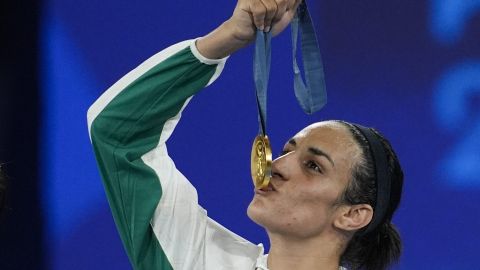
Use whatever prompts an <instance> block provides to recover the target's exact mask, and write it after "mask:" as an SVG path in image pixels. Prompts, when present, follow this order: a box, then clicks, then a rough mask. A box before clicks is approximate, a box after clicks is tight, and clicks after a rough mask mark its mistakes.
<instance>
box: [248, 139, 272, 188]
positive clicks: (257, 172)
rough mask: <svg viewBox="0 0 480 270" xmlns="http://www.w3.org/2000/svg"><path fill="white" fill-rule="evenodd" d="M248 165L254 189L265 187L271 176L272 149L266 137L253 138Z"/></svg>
mask: <svg viewBox="0 0 480 270" xmlns="http://www.w3.org/2000/svg"><path fill="white" fill-rule="evenodd" d="M250 165H251V171H252V179H253V184H254V185H255V188H256V189H261V188H264V187H267V186H268V183H270V178H271V174H272V148H271V147H270V141H269V140H268V137H267V136H266V135H265V136H263V135H258V136H257V137H256V138H255V141H254V142H253V146H252V156H251V159H250Z"/></svg>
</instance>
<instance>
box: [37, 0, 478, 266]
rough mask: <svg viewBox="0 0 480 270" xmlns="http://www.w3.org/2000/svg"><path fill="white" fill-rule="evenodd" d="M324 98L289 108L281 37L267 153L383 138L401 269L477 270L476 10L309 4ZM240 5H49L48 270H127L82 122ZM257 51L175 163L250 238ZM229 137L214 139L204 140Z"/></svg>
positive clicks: (235, 61)
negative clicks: (362, 132)
mask: <svg viewBox="0 0 480 270" xmlns="http://www.w3.org/2000/svg"><path fill="white" fill-rule="evenodd" d="M310 4H311V12H312V13H313V14H314V17H315V20H316V24H317V29H318V35H319V37H320V45H321V48H322V53H323V57H324V64H325V70H326V78H327V89H328V94H329V103H328V104H327V106H326V107H325V109H324V110H322V111H321V112H319V113H317V114H315V115H314V116H310V117H308V116H305V115H304V114H303V113H302V111H301V109H300V108H299V106H298V105H297V104H296V103H295V99H294V95H293V90H292V84H293V82H292V78H291V76H290V74H291V56H290V50H291V49H290V48H291V45H290V34H289V32H286V33H284V34H282V35H281V36H279V37H277V38H276V39H274V41H273V59H272V73H271V84H270V92H269V95H270V97H269V130H270V134H271V136H272V140H273V147H274V152H276V153H278V152H279V151H280V150H281V147H282V145H283V142H284V141H285V140H287V139H288V138H289V137H290V136H292V135H293V134H295V133H296V132H297V131H298V130H300V129H302V128H303V127H304V126H306V125H307V124H309V123H312V122H315V121H319V120H323V119H345V120H349V121H354V122H359V123H363V124H365V125H369V126H374V127H377V128H378V129H379V130H381V131H382V132H383V133H384V134H385V135H386V136H387V137H388V138H390V140H391V142H392V144H393V145H394V147H395V149H396V150H397V153H398V155H399V157H400V159H401V161H402V164H403V168H404V171H405V176H406V178H405V186H404V195H403V201H402V204H401V207H400V209H399V210H398V214H397V216H396V218H395V223H396V224H397V225H398V227H399V228H400V231H401V233H402V236H403V241H404V245H405V250H404V255H403V257H402V259H401V263H400V265H399V266H398V269H474V268H475V267H476V266H477V265H478V257H477V256H476V255H477V254H476V253H477V252H476V249H475V246H476V245H475V243H476V242H478V241H480V234H479V233H478V229H477V228H478V227H480V218H479V214H480V211H479V203H480V196H479V195H480V177H479V175H480V139H479V138H480V111H479V110H478V108H479V96H480V95H479V91H480V38H479V36H478V33H479V32H478V31H479V29H480V16H479V15H480V0H430V1H379V0H376V1H334V0H323V1H320V0H318V1H317V2H312V1H311V3H310ZM234 6H235V1H186V0H178V1H150V0H142V1H136V2H132V1H124V0H121V1H119V0H116V1H113V0H104V1H102V2H101V3H100V2H98V1H72V0H62V1H59V0H50V1H49V2H47V5H46V6H45V9H44V16H43V27H42V28H43V29H42V37H43V38H42V39H43V41H42V47H43V53H42V62H43V64H42V67H41V70H42V72H44V73H43V76H42V78H43V84H42V85H43V90H42V106H43V119H44V120H43V123H44V124H43V129H42V130H43V131H42V138H41V142H42V145H43V149H42V157H41V160H42V164H41V168H43V172H42V176H43V177H42V179H43V180H42V181H43V184H42V186H43V187H44V190H43V191H42V194H43V195H42V196H44V197H43V201H44V202H45V205H44V209H46V210H45V212H44V214H45V216H46V220H47V226H46V228H47V231H46V232H45V233H46V235H47V237H46V246H45V249H46V250H48V253H47V254H48V258H47V261H48V267H47V268H48V269H54V270H59V269H70V270H74V269H130V265H129V263H128V259H127V257H126V255H125V253H124V252H123V249H122V246H121V243H120V240H119V237H118V236H117V233H116V230H115V226H114V224H113V220H112V218H111V215H110V212H109V210H108V205H107V202H106V198H105V195H104V192H103V189H102V186H101V183H100V178H99V174H98V172H97V169H96V167H95V161H94V157H93V153H92V151H91V147H90V143H89V139H88V133H87V128H86V127H87V126H86V111H87V109H88V107H89V105H90V104H91V103H92V102H93V101H94V100H95V99H96V98H97V97H98V96H99V95H100V94H101V93H102V92H103V91H104V90H105V89H106V88H107V87H108V86H110V85H111V84H112V83H114V82H115V81H116V80H117V79H118V78H120V77H121V76H122V75H123V74H125V73H126V72H128V71H129V70H130V69H132V68H134V67H135V66H136V65H137V64H139V63H140V62H141V61H143V60H144V59H146V58H147V57H149V56H150V55H152V54H154V53H156V52H157V51H159V50H161V49H162V48H165V47H166V46H168V45H170V44H172V43H175V42H178V41H181V40H184V39H189V38H194V37H197V36H201V35H203V34H206V33H208V32H209V31H210V30H212V29H214V28H215V27H216V26H217V25H218V24H219V23H221V22H222V21H223V20H225V19H226V18H228V16H229V15H230V13H231V11H232V10H233V7H234ZM251 65H252V52H251V48H249V49H245V50H243V51H241V52H239V53H237V54H235V55H233V56H232V57H231V58H230V59H229V61H228V63H227V66H226V69H225V71H224V73H223V75H222V76H221V78H220V79H219V80H218V81H217V82H216V83H215V84H214V85H212V86H211V87H209V89H208V90H206V91H203V92H201V93H200V94H198V95H197V96H196V97H195V98H194V100H193V101H192V103H191V104H190V105H189V107H187V109H186V111H185V113H184V116H183V120H182V121H181V122H180V124H179V126H178V128H177V130H176V132H175V133H174V135H173V137H172V138H171V140H170V145H169V146H170V153H171V155H172V156H173V157H174V159H175V160H177V165H178V167H179V168H180V170H181V171H182V172H184V174H185V175H186V176H187V177H188V178H189V179H191V180H192V182H193V183H194V185H195V186H196V187H197V189H198V192H199V195H200V201H201V204H202V205H203V206H204V207H205V208H206V209H207V210H208V211H209V215H210V216H211V217H213V218H214V219H216V220H217V221H219V222H220V223H222V224H224V225H225V226H226V227H228V228H230V229H232V230H233V231H235V232H237V233H238V234H240V235H242V236H244V237H246V238H248V239H250V240H251V241H253V242H263V243H267V242H268V241H267V238H266V236H265V234H264V232H263V231H262V230H261V229H260V228H259V227H257V226H256V225H254V224H253V223H252V222H251V221H249V219H248V218H247V217H246V215H245V209H246V206H247V205H248V203H249V200H250V198H251V195H252V186H251V180H250V176H249V154H250V153H249V152H250V144H251V140H252V138H253V137H254V136H255V134H256V132H257V122H256V121H257V119H256V117H257V116H256V108H255V104H254V92H253V81H252V68H251ZM212 137H215V138H217V139H220V142H219V143H216V144H211V143H209V142H211V140H209V138H212Z"/></svg>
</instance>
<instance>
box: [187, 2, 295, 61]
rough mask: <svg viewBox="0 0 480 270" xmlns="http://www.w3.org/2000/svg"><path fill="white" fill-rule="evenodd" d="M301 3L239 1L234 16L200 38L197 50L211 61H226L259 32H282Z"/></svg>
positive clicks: (275, 33) (274, 33)
mask: <svg viewBox="0 0 480 270" xmlns="http://www.w3.org/2000/svg"><path fill="white" fill-rule="evenodd" d="M301 2H302V0H238V2H237V6H236V7H235V10H234V11H233V15H232V16H231V17H230V19H228V20H227V21H225V22H224V23H223V24H222V25H220V26H219V27H218V28H217V29H215V30H214V31H212V32H211V33H210V34H208V35H206V36H204V37H202V38H200V39H199V40H198V41H197V43H196V46H197V49H198V51H199V52H200V53H201V54H202V55H203V56H205V57H207V58H211V59H219V58H223V57H225V56H227V55H230V54H232V53H234V52H236V51H237V50H239V49H241V48H243V47H245V46H247V45H248V44H250V43H251V42H252V41H253V40H254V39H255V34H256V32H257V29H260V30H263V31H265V32H269V31H270V32H271V33H272V34H273V35H274V36H275V35H277V34H279V33H281V32H282V31H283V30H284V29H285V28H286V27H287V26H288V25H289V24H290V22H291V21H292V19H293V17H294V16H295V12H296V11H297V7H298V5H300V3H301Z"/></svg>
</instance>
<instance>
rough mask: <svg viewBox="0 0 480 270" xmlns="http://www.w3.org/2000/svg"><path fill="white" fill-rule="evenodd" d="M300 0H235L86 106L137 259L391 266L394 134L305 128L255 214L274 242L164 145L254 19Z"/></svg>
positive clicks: (286, 11) (280, 24) (283, 14)
mask: <svg viewBox="0 0 480 270" xmlns="http://www.w3.org/2000/svg"><path fill="white" fill-rule="evenodd" d="M299 4H300V1H295V0H282V1H280V0H262V1H260V0H239V1H238V3H237V6H236V8H235V10H234V12H233V15H232V17H231V18H230V19H228V20H227V21H225V22H224V23H223V24H222V25H220V26H219V27H218V28H217V29H216V30H214V31H213V32H211V33H210V34H208V35H206V36H205V37H202V38H200V39H197V40H189V41H184V42H181V43H178V44H175V45H173V46H171V47H169V48H167V49H165V50H163V51H161V52H160V53H158V54H156V55H154V56H152V57H151V58H150V59H148V60H147V61H145V62H144V63H143V64H141V65H140V66H139V67H137V68H136V69H134V70H133V71H131V72H130V73H128V74H127V75H125V76H124V77H123V78H122V79H120V80H119V81H118V82H117V83H115V84H114V85H113V86H112V87H111V88H109V89H108V90H107V91H106V92H105V93H104V94H103V95H102V96H101V97H100V98H99V99H98V100H97V101H96V102H95V104H94V105H92V107H91V108H90V109H89V112H88V123H89V132H90V137H91V140H92V144H93V147H94V151H95V155H96V158H97V162H98V165H99V169H100V172H101V174H102V178H103V182H104V186H105V189H106V193H107V197H108V200H109V204H110V206H111V208H112V213H113V216H114V219H115V222H116V225H117V228H118V230H119V232H120V235H121V238H122V241H123V244H124V246H125V248H126V251H127V254H128V256H129V259H130V261H131V263H132V265H133V267H134V269H175V270H177V269H208V270H210V269H264V270H265V269H270V270H282V269H296V270H302V269H343V268H344V267H347V268H348V269H359V268H360V267H364V268H365V269H369V270H376V269H386V268H387V267H388V266H389V265H390V264H391V263H392V262H393V261H395V260H397V259H398V257H399V256H400V246H401V244H400V238H399V235H398V233H397V231H396V230H395V229H394V227H393V225H392V224H391V223H390V221H391V218H392V215H393V213H394V211H395V209H396V208H397V206H398V203H399V200H400V195H401V189H402V182H403V175H402V171H401V168H400V165H399V163H398V160H397V158H396V156H395V154H394V152H393V150H392V149H391V147H390V145H389V144H388V142H387V141H386V140H385V139H384V138H383V137H382V136H380V135H379V134H378V133H377V132H375V131H373V130H372V129H368V128H363V127H361V126H358V125H353V124H350V123H347V122H341V121H327V122H321V123H316V124H313V125H311V126H309V127H306V128H305V129H303V130H302V131H300V132H299V133H297V134H296V135H295V136H293V137H292V139H291V140H289V141H288V142H287V143H286V145H285V148H284V150H285V151H284V154H282V155H281V156H280V157H278V158H277V159H276V160H275V161H274V162H273V164H272V180H271V183H270V185H269V186H268V187H266V188H263V189H261V190H256V192H255V195H254V197H253V199H252V202H251V204H250V205H249V207H248V211H247V213H248V216H249V217H250V218H251V219H252V220H253V221H254V222H256V223H257V224H259V225H260V226H262V227H263V228H265V230H266V231H267V233H268V236H269V238H270V243H271V249H270V250H269V252H268V255H266V254H264V253H265V252H264V250H263V246H262V245H261V244H260V245H254V244H252V243H250V242H249V241H247V240H245V239H243V238H241V237H240V236H238V235H236V234H234V233H233V232H231V231H229V230H228V229H226V228H224V227H223V226H221V225H220V224H218V223H216V222H215V221H214V220H212V219H210V218H209V217H208V216H207V215H206V211H205V210H204V209H203V208H201V207H200V206H199V205H198V200H197V193H196V190H195V188H194V187H193V186H192V185H191V184H190V182H189V181H188V180H187V179H186V178H185V177H184V176H183V175H182V174H181V173H180V172H179V171H178V170H177V169H176V167H175V165H174V163H173V161H172V160H171V158H170V157H169V156H168V153H167V149H166V141H167V140H168V138H169V137H170V135H171V134H172V132H173V129H174V128H175V126H176V124H177V123H178V121H179V119H180V116H181V112H182V111H183V109H184V107H185V106H186V104H187V103H188V102H189V100H190V98H191V97H192V96H193V95H194V94H195V93H197V92H198V91H200V90H201V89H203V88H204V87H206V86H208V85H209V84H211V83H212V82H213V81H215V79H216V78H218V76H219V75H220V73H221V71H222V69H223V67H224V64H225V61H226V57H227V56H228V55H230V54H232V53H234V52H235V51H237V50H239V49H241V48H243V47H245V46H247V45H248V44H250V43H251V41H252V40H253V38H254V35H255V32H256V29H261V30H264V31H271V32H272V33H273V34H274V35H276V34H278V33H280V32H281V31H283V30H284V29H285V27H286V26H287V25H288V24H289V23H290V21H291V19H292V18H293V16H294V14H295V10H296V8H297V7H298V5H299Z"/></svg>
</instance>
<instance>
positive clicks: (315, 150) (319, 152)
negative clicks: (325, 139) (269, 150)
mask: <svg viewBox="0 0 480 270" xmlns="http://www.w3.org/2000/svg"><path fill="white" fill-rule="evenodd" d="M288 143H289V144H291V145H293V146H297V142H296V141H295V139H290V140H289V141H288ZM308 152H310V153H312V154H314V155H316V156H322V157H324V158H326V159H328V161H330V163H331V164H332V167H335V163H334V162H333V160H332V158H331V157H330V156H329V155H328V154H327V153H325V152H324V151H322V150H320V149H318V148H316V147H309V148H308Z"/></svg>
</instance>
